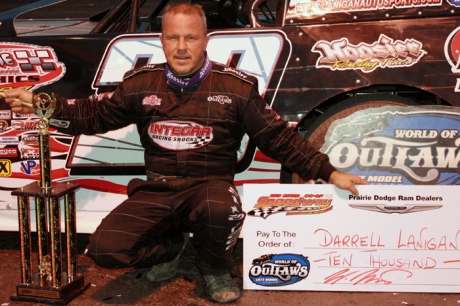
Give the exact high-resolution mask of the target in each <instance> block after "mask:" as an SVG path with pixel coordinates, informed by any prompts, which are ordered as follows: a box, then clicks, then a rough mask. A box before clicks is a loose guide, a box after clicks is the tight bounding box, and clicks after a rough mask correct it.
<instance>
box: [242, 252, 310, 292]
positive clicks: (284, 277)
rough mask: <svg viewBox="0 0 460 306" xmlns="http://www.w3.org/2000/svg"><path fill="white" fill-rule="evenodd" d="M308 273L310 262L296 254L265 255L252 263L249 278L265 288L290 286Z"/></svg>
mask: <svg viewBox="0 0 460 306" xmlns="http://www.w3.org/2000/svg"><path fill="white" fill-rule="evenodd" d="M309 273H310V261H309V260H308V258H307V257H305V256H302V255H297V254H267V255H262V256H260V257H259V258H256V259H254V260H253V261H252V267H251V268H250V270H249V278H250V279H251V281H252V282H253V283H255V284H257V285H260V286H265V287H275V286H286V285H292V284H295V283H297V282H300V281H301V280H303V279H305V278H306V277H307V276H308V274H309Z"/></svg>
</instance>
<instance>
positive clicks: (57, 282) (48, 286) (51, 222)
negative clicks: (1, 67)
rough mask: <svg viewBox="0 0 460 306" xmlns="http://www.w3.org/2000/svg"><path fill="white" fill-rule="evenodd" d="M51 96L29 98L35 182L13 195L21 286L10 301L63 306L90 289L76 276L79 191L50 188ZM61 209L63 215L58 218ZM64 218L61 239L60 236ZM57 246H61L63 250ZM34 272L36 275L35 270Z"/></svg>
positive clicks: (63, 186) (71, 186)
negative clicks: (36, 154) (34, 119)
mask: <svg viewBox="0 0 460 306" xmlns="http://www.w3.org/2000/svg"><path fill="white" fill-rule="evenodd" d="M55 104H56V100H55V98H54V96H53V95H52V96H51V97H50V96H49V95H48V94H44V93H40V94H38V95H35V96H34V99H33V106H34V107H35V109H36V113H37V115H38V116H39V118H40V119H39V123H38V125H39V128H40V130H39V133H38V135H39V146H40V147H39V150H40V180H39V181H38V182H33V183H30V184H28V185H26V186H24V187H22V188H19V189H16V190H14V191H13V192H12V193H11V194H12V195H15V196H17V201H18V219H19V236H20V259H21V263H20V266H21V283H20V284H19V285H18V286H17V288H16V294H17V295H16V296H11V300H13V301H28V302H38V303H45V304H53V305H66V304H67V303H68V302H69V301H71V300H72V299H73V298H75V297H76V296H77V295H78V294H80V293H81V292H83V291H84V290H85V289H86V288H88V286H89V285H90V284H89V283H88V284H85V281H84V277H83V275H81V274H77V230H76V220H75V217H76V205H75V192H76V190H77V189H78V188H79V187H80V186H79V185H76V184H72V183H58V182H54V183H53V182H52V179H51V152H50V134H49V131H48V127H49V122H48V119H49V118H50V116H51V114H52V113H53V111H54V108H55ZM30 198H34V199H35V221H36V232H37V241H36V244H35V245H36V248H37V255H38V256H37V257H38V262H37V264H36V265H35V264H33V262H34V260H33V258H32V246H33V241H32V240H33V239H32V233H31V232H32V230H31V218H32V216H31V212H30ZM61 204H63V207H64V212H63V213H62V212H61ZM62 217H64V219H63V220H64V230H65V235H63V233H62V230H61V225H62ZM62 240H64V241H65V244H64V245H63V243H62ZM34 268H35V269H34Z"/></svg>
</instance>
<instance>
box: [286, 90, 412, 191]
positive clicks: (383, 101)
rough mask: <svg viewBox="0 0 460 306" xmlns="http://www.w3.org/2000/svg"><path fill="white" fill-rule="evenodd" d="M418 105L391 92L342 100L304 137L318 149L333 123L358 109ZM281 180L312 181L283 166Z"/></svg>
mask: <svg viewBox="0 0 460 306" xmlns="http://www.w3.org/2000/svg"><path fill="white" fill-rule="evenodd" d="M409 105H417V103H415V102H414V101H412V100H410V99H407V98H403V97H399V96H394V95H390V94H378V95H363V96H357V97H353V98H350V99H347V100H344V101H342V102H340V103H339V104H336V105H334V106H332V107H331V108H329V109H327V110H326V111H325V112H324V113H323V114H322V115H321V116H320V117H319V118H318V119H317V120H315V122H313V124H312V125H311V126H310V127H309V128H308V130H307V132H306V133H305V135H304V137H305V138H306V139H308V141H309V142H310V143H311V144H312V146H313V147H314V148H315V149H316V150H320V149H321V147H322V146H323V145H324V141H325V140H324V139H325V136H326V133H327V130H328V129H329V127H330V126H331V124H332V123H333V122H334V121H336V120H338V119H342V118H345V117H347V116H349V115H351V114H353V113H355V112H357V111H360V110H364V109H368V108H376V107H383V106H409ZM280 182H281V183H284V184H289V183H292V184H305V183H311V181H305V180H304V179H302V178H300V177H299V176H298V175H297V174H296V173H292V172H291V171H290V170H289V169H287V168H285V167H282V169H281V174H280Z"/></svg>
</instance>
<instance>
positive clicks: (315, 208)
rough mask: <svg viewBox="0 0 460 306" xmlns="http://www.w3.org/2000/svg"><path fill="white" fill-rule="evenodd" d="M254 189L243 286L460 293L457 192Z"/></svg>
mask: <svg viewBox="0 0 460 306" xmlns="http://www.w3.org/2000/svg"><path fill="white" fill-rule="evenodd" d="M358 189H359V192H360V195H359V196H353V195H351V193H349V192H347V191H343V190H340V189H337V188H336V187H334V186H333V185H289V184H286V185H281V184H270V185H267V184H263V185H245V186H244V187H243V194H244V200H243V208H244V210H245V211H246V213H247V216H246V220H245V223H244V228H243V237H244V239H243V248H244V259H243V269H244V276H243V288H244V289H259V290H264V289H266V290H327V291H391V292H460V277H459V275H460V220H459V216H460V201H459V200H460V199H459V187H458V186H439V185H437V186H420V185H418V186H392V185H379V186H377V185H373V186H371V185H365V186H364V185H363V186H358Z"/></svg>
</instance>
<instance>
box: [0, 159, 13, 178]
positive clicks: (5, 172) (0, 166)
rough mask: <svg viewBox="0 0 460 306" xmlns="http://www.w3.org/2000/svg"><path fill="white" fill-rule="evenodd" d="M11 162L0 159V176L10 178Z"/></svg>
mask: <svg viewBox="0 0 460 306" xmlns="http://www.w3.org/2000/svg"><path fill="white" fill-rule="evenodd" d="M11 173H12V170H11V161H10V160H8V159H0V176H11Z"/></svg>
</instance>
